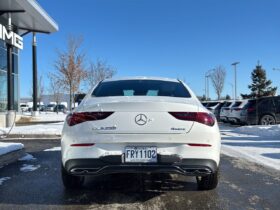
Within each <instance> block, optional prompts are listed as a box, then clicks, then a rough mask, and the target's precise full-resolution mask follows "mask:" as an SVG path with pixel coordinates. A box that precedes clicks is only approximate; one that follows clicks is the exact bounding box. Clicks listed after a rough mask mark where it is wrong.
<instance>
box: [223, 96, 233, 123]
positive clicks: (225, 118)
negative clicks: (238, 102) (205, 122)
mask: <svg viewBox="0 0 280 210" xmlns="http://www.w3.org/2000/svg"><path fill="white" fill-rule="evenodd" d="M234 103H235V102H234V101H227V102H225V103H224V105H223V106H222V108H221V112H220V120H221V121H222V122H228V116H229V113H230V108H231V107H232V106H233V105H234Z"/></svg>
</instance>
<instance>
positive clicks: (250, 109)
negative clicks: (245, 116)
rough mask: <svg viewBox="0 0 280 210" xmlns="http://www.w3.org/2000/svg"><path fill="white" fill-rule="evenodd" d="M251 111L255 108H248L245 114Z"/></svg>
mask: <svg viewBox="0 0 280 210" xmlns="http://www.w3.org/2000/svg"><path fill="white" fill-rule="evenodd" d="M253 111H255V108H254V107H249V108H248V109H247V112H253Z"/></svg>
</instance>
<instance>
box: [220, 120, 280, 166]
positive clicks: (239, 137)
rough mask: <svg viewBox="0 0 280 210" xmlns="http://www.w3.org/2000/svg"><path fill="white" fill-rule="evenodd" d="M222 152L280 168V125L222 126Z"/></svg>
mask: <svg viewBox="0 0 280 210" xmlns="http://www.w3.org/2000/svg"><path fill="white" fill-rule="evenodd" d="M220 131H221V137H222V153H223V154H225V155H229V156H233V157H237V158H245V159H247V160H250V161H253V162H256V163H258V164H262V165H266V166H269V167H272V168H275V169H277V170H280V125H274V126H243V127H238V128H234V127H229V126H224V125H221V126H220Z"/></svg>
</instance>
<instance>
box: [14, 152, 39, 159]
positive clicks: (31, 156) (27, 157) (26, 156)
mask: <svg viewBox="0 0 280 210" xmlns="http://www.w3.org/2000/svg"><path fill="white" fill-rule="evenodd" d="M18 160H19V161H30V160H36V158H35V157H33V155H30V154H28V153H27V154H26V155H25V156H23V157H22V158H20V159H18Z"/></svg>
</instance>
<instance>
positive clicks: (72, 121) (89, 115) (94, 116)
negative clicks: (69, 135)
mask: <svg viewBox="0 0 280 210" xmlns="http://www.w3.org/2000/svg"><path fill="white" fill-rule="evenodd" d="M113 113H114V112H74V113H72V114H69V115H68V116H67V118H66V122H67V124H68V125H69V126H73V125H77V124H79V123H83V122H87V121H95V120H103V119H105V118H107V117H109V116H110V115H111V114H113Z"/></svg>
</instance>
